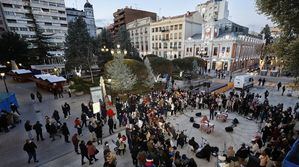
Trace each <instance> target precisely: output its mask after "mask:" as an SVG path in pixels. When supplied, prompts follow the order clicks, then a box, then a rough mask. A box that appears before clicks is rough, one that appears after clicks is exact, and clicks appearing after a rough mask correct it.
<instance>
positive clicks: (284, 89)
mask: <svg viewBox="0 0 299 167" xmlns="http://www.w3.org/2000/svg"><path fill="white" fill-rule="evenodd" d="M285 91H286V86H285V85H283V87H282V93H281V96H283V94H284V92H285Z"/></svg>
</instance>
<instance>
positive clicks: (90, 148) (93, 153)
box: [86, 141, 99, 161]
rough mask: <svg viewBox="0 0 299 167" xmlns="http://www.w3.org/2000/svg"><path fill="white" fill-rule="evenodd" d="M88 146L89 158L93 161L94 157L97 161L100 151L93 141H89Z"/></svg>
mask: <svg viewBox="0 0 299 167" xmlns="http://www.w3.org/2000/svg"><path fill="white" fill-rule="evenodd" d="M86 147H87V154H88V157H89V160H90V161H92V160H93V159H94V161H97V160H98V159H97V158H96V154H97V153H99V151H98V150H97V149H96V147H95V146H94V145H93V144H92V141H88V142H87V144H86Z"/></svg>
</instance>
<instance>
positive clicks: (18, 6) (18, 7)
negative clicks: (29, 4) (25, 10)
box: [14, 5, 22, 9]
mask: <svg viewBox="0 0 299 167" xmlns="http://www.w3.org/2000/svg"><path fill="white" fill-rule="evenodd" d="M14 7H15V8H16V9H21V8H22V5H14Z"/></svg>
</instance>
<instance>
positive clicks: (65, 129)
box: [61, 122, 70, 143]
mask: <svg viewBox="0 0 299 167" xmlns="http://www.w3.org/2000/svg"><path fill="white" fill-rule="evenodd" d="M61 132H62V134H63V136H64V141H65V142H66V143H69V142H70V141H69V135H70V131H69V128H68V127H67V125H66V123H65V122H64V123H63V125H62V127H61Z"/></svg>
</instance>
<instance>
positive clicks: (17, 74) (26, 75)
mask: <svg viewBox="0 0 299 167" xmlns="http://www.w3.org/2000/svg"><path fill="white" fill-rule="evenodd" d="M8 74H9V75H11V76H12V78H13V79H14V80H15V81H18V82H25V81H29V80H31V78H32V72H31V71H30V70H25V69H18V70H11V71H10V72H9V73H8Z"/></svg>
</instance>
